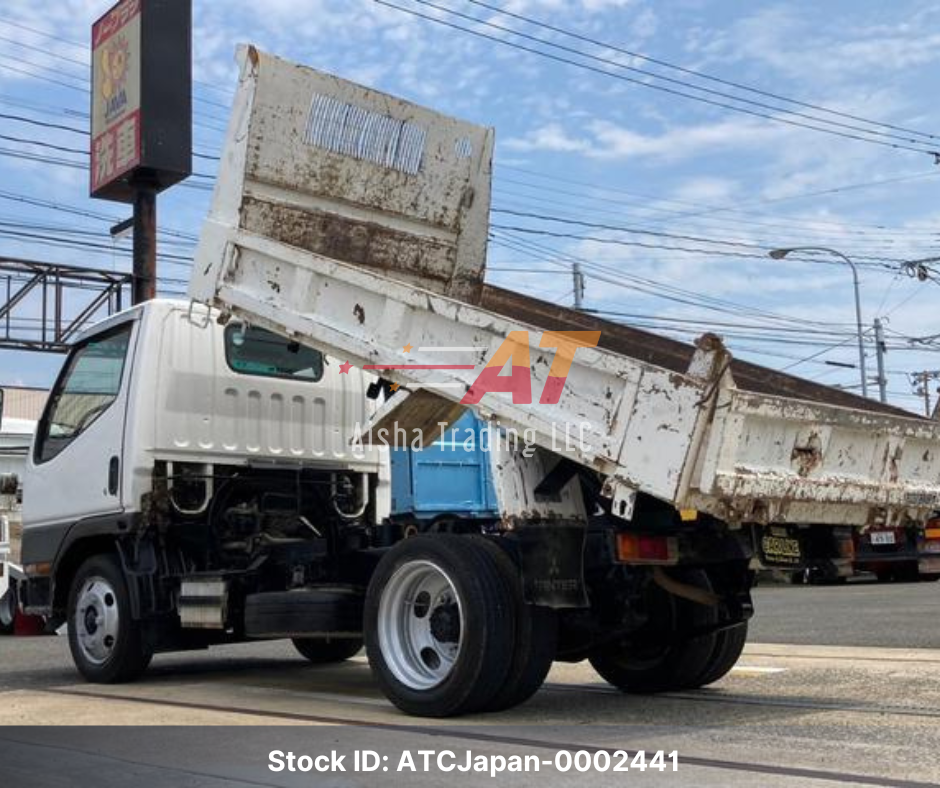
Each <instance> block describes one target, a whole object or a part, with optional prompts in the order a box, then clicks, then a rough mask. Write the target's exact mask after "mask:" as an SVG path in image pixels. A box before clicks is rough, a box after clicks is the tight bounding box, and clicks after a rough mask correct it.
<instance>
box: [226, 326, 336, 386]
mask: <svg viewBox="0 0 940 788" xmlns="http://www.w3.org/2000/svg"><path fill="white" fill-rule="evenodd" d="M225 360H226V361H227V362H228V365H229V367H230V368H231V369H232V370H233V371H234V372H240V373H242V374H243V375H259V376H261V377H266V378H289V379H290V380H301V381H307V382H308V383H316V382H317V381H318V380H320V378H322V377H323V354H322V353H320V351H319V350H314V349H313V348H310V347H306V346H305V345H301V344H300V343H298V342H292V341H291V340H289V339H284V337H281V336H278V335H277V334H274V333H272V332H270V331H267V330H265V329H263V328H256V327H254V326H246V325H244V324H238V323H236V324H232V325H229V326H227V327H226V329H225Z"/></svg>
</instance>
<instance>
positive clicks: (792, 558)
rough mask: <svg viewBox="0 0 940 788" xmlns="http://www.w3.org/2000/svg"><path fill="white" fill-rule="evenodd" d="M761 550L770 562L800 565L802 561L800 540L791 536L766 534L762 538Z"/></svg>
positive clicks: (765, 558)
mask: <svg viewBox="0 0 940 788" xmlns="http://www.w3.org/2000/svg"><path fill="white" fill-rule="evenodd" d="M761 551H762V552H763V554H764V560H765V561H766V562H767V563H768V564H784V565H790V566H792V565H798V564H800V563H801V562H802V553H801V551H800V540H799V539H794V538H792V537H789V536H775V535H773V534H766V535H765V536H764V537H763V538H762V539H761Z"/></svg>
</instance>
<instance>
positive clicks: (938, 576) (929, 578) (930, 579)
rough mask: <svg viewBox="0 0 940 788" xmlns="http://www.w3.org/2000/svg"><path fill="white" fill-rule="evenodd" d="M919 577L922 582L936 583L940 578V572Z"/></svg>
mask: <svg viewBox="0 0 940 788" xmlns="http://www.w3.org/2000/svg"><path fill="white" fill-rule="evenodd" d="M919 578H920V582H921V583H936V582H937V581H938V580H940V574H923V575H920V576H919Z"/></svg>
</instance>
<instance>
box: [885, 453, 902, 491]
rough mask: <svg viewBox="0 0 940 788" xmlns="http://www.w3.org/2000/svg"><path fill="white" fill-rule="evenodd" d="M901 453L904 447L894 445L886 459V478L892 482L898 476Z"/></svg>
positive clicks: (895, 480)
mask: <svg viewBox="0 0 940 788" xmlns="http://www.w3.org/2000/svg"><path fill="white" fill-rule="evenodd" d="M903 454H904V449H903V448H902V447H901V446H896V447H895V449H894V452H893V453H892V454H891V457H890V458H889V459H888V478H889V479H890V481H891V482H892V483H895V482H897V480H898V479H899V478H900V475H901V474H900V466H901V457H902V456H903Z"/></svg>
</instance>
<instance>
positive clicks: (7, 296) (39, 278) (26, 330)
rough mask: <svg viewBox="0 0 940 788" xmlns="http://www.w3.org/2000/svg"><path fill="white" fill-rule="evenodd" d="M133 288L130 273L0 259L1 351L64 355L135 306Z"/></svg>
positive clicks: (6, 258) (7, 258)
mask: <svg viewBox="0 0 940 788" xmlns="http://www.w3.org/2000/svg"><path fill="white" fill-rule="evenodd" d="M132 284H133V276H132V275H131V274H129V273H119V272H115V271H104V270H100V269H95V268H80V267H75V266H67V265H60V264H57V263H43V262H37V261H34V260H21V259H16V258H10V257H0V349H12V350H33V351H38V352H41V353H64V352H66V351H68V349H69V345H70V343H71V342H72V341H74V339H75V336H76V335H77V334H78V333H80V332H81V331H82V330H83V329H84V328H86V327H87V326H89V325H90V324H91V323H93V322H96V321H97V320H100V319H102V318H104V317H107V316H108V315H112V314H114V313H116V312H120V311H121V309H122V308H123V305H126V304H130V303H131V290H132Z"/></svg>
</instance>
